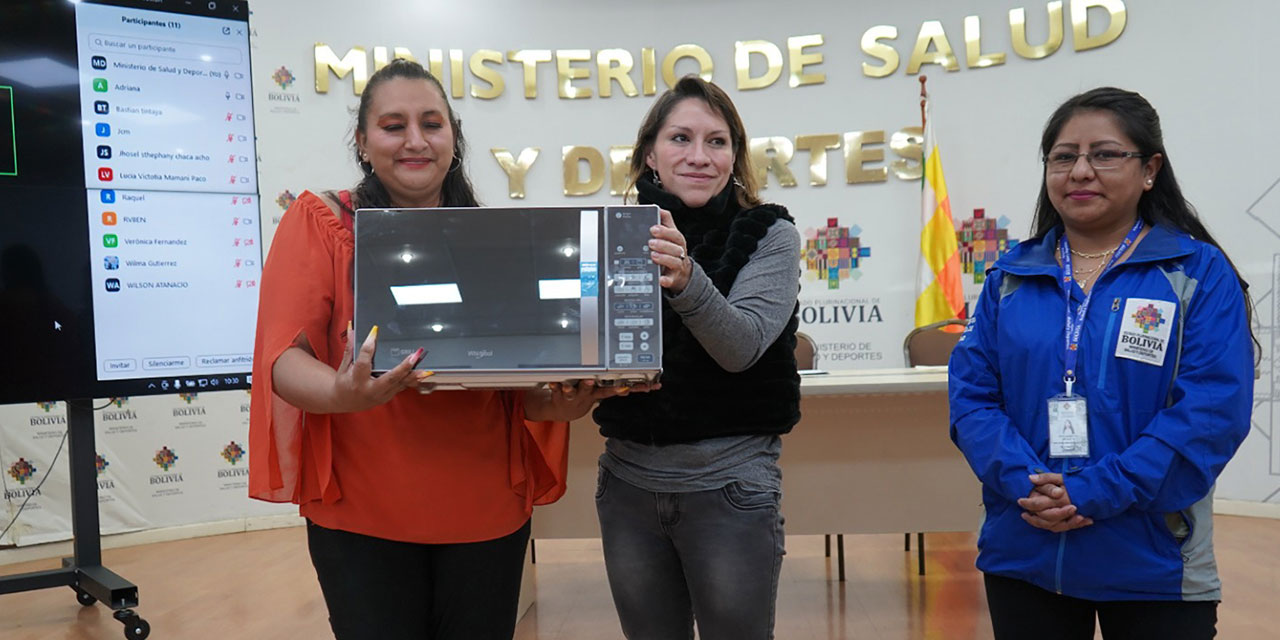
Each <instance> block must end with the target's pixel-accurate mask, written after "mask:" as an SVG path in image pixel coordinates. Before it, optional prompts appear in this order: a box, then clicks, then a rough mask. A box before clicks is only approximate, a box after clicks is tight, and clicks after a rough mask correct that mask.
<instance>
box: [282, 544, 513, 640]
mask: <svg viewBox="0 0 1280 640" xmlns="http://www.w3.org/2000/svg"><path fill="white" fill-rule="evenodd" d="M528 543H529V523H528V522H525V523H524V526H522V527H520V529H518V530H517V531H516V532H515V533H512V534H510V535H507V536H504V537H501V538H498V539H496V540H488V541H485V542H472V543H466V544H413V543H408V542H396V541H394V540H384V539H382V538H374V537H370V536H365V535H360V534H358V533H351V532H348V531H337V530H334V529H326V528H324V527H321V526H319V525H316V524H313V523H311V522H308V523H307V545H308V547H309V549H310V551H311V563H312V564H313V565H314V566H315V568H316V577H317V578H319V580H320V590H321V591H323V592H324V601H325V604H326V605H328V607H329V624H330V625H331V626H332V627H333V635H334V636H335V637H336V638H337V640H364V639H366V638H367V639H370V640H373V639H377V640H402V639H403V640H410V639H412V640H454V639H456V640H511V636H512V635H514V634H515V628H516V608H517V606H518V601H519V598H520V576H521V573H522V572H523V571H524V557H525V548H526V547H527V546H528Z"/></svg>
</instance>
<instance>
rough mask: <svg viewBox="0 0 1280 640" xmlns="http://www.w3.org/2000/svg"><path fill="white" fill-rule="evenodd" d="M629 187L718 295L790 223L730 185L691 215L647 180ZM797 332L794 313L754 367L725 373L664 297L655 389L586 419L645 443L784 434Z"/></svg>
mask: <svg viewBox="0 0 1280 640" xmlns="http://www.w3.org/2000/svg"><path fill="white" fill-rule="evenodd" d="M636 187H637V189H638V191H639V196H640V197H639V201H640V202H641V203H642V204H650V203H652V204H656V205H658V206H660V207H662V208H663V209H666V210H668V211H670V212H671V215H672V217H673V219H674V220H675V223H676V228H678V229H680V231H681V233H683V234H684V236H685V239H686V240H687V241H688V245H689V248H690V250H689V255H690V257H692V258H693V259H694V260H695V261H697V263H698V264H699V265H701V266H702V270H703V271H704V272H706V274H707V275H708V276H709V277H710V278H711V281H712V283H713V284H714V285H715V287H716V289H717V290H718V291H719V292H720V293H721V295H728V293H729V289H730V287H732V286H733V282H734V280H735V279H736V278H737V277H738V272H739V271H740V270H741V269H742V267H743V266H744V265H746V264H747V261H748V260H750V258H751V254H752V253H753V252H755V250H756V248H757V246H758V245H759V242H760V240H761V239H762V238H764V236H765V234H766V233H768V231H769V227H770V226H772V225H773V224H774V223H775V222H777V221H779V220H785V221H786V222H788V223H790V224H795V220H794V219H792V217H791V216H790V215H789V214H788V213H787V210H786V209H785V208H783V207H781V206H778V205H774V204H765V205H761V206H759V207H756V208H753V209H743V208H742V207H741V205H739V204H738V202H737V198H736V197H735V195H736V194H735V189H734V187H733V185H732V184H730V185H728V186H726V187H725V189H724V191H722V192H721V193H720V194H719V195H717V196H716V197H715V198H712V199H711V201H710V202H708V203H707V204H706V205H704V206H703V207H700V208H698V209H692V210H691V209H688V208H686V207H685V206H684V203H682V202H681V201H680V200H679V199H678V198H676V197H675V196H673V195H671V194H669V193H667V192H666V191H663V190H662V189H660V188H659V187H657V186H655V185H654V184H653V183H652V182H650V181H649V180H648V179H647V178H642V179H641V180H640V182H639V183H637V185H636ZM796 286H797V288H798V287H799V284H798V283H797V285H796ZM797 310H798V306H797ZM797 326H799V319H798V317H797V315H796V312H795V311H793V312H792V314H791V321H790V322H788V323H787V326H786V328H784V329H783V330H782V334H781V335H779V336H778V338H777V339H776V340H775V341H774V342H773V344H772V345H770V346H769V347H768V349H766V350H765V352H764V354H763V355H761V357H760V359H759V360H758V361H756V363H755V364H753V365H752V366H751V367H749V368H747V369H746V370H745V371H741V372H738V373H730V372H728V371H725V370H724V369H722V368H721V367H720V365H718V364H716V361H715V360H714V359H712V358H711V356H710V355H709V354H708V353H707V352H706V350H705V349H703V348H702V345H701V344H700V343H699V342H698V340H697V338H695V337H694V335H693V333H692V332H691V331H690V330H689V329H688V328H686V327H685V326H684V322H683V321H682V320H681V318H680V314H678V313H676V312H675V311H674V310H672V309H671V306H670V304H668V303H667V301H666V299H665V297H664V298H663V303H662V368H663V372H662V388H661V389H659V390H657V391H653V392H649V393H636V394H632V395H628V396H621V397H613V398H608V399H606V400H604V401H602V402H601V403H600V406H599V407H597V408H596V410H595V413H593V414H592V417H593V418H595V421H596V424H598V425H600V433H601V434H603V435H604V436H606V437H610V438H623V439H626V440H634V441H637V442H643V443H646V444H670V443H675V442H690V441H694V440H702V439H705V438H716V437H722V436H736V435H769V434H782V433H787V432H788V431H791V428H792V427H793V426H795V424H796V423H797V422H799V420H800V376H799V375H798V374H797V373H796V360H795V347H796V328H797Z"/></svg>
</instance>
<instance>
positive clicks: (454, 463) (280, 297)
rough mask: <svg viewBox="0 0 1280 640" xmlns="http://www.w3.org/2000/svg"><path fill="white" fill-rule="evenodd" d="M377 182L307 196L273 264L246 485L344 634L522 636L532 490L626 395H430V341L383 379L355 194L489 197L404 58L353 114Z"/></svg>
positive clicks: (382, 200)
mask: <svg viewBox="0 0 1280 640" xmlns="http://www.w3.org/2000/svg"><path fill="white" fill-rule="evenodd" d="M355 152H356V156H357V160H358V162H359V164H360V168H361V170H362V171H363V173H364V179H363V180H362V181H361V183H360V184H359V185H358V186H357V187H356V189H355V190H354V192H347V191H342V192H339V193H332V192H329V193H326V194H323V195H317V194H314V193H311V192H305V193H303V194H302V196H301V197H299V198H298V200H297V201H296V202H295V203H294V204H293V206H292V207H290V208H289V211H288V212H286V213H285V215H284V218H283V219H282V220H281V221H280V226H279V228H278V229H277V231H276V235H275V238H274V240H273V242H272V246H271V252H270V254H269V255H268V257H267V261H266V264H265V265H264V268H263V274H262V293H261V302H260V308H259V313H258V329H257V344H256V346H255V350H254V373H255V374H256V380H257V383H256V384H255V385H254V386H253V401H252V409H251V421H250V436H249V438H250V439H249V443H250V447H249V449H250V451H251V454H250V476H249V494H250V495H251V496H252V497H254V498H258V499H261V500H268V501H273V502H285V501H289V502H294V503H296V504H298V505H299V511H300V512H301V514H302V515H303V516H304V517H306V518H307V537H308V546H309V548H310V552H311V557H312V562H313V564H314V565H315V568H316V575H317V577H318V578H319V582H320V587H321V590H322V592H323V593H324V597H325V602H326V603H327V605H328V608H329V619H330V623H331V625H332V627H333V630H334V634H335V635H336V636H337V638H339V640H346V639H348V638H379V639H391V638H467V639H468V640H476V639H483V638H494V639H499V638H501V639H503V640H506V639H509V638H510V637H511V635H512V633H513V632H514V628H515V622H516V620H515V614H516V606H517V604H516V603H517V599H518V596H519V589H520V574H521V570H522V568H523V566H524V551H525V546H526V544H527V541H528V538H529V517H530V513H531V511H532V508H533V505H535V504H546V503H550V502H553V501H555V500H556V499H558V498H559V497H560V496H561V495H562V494H563V493H564V490H565V484H564V476H565V471H566V454H567V447H568V425H567V421H569V420H572V419H574V418H577V417H579V416H581V415H584V414H585V413H586V412H587V411H588V410H589V409H590V408H591V406H592V404H593V403H594V402H595V401H596V400H597V399H599V398H602V397H606V396H609V395H613V394H614V393H618V391H615V390H613V389H603V388H601V389H596V388H593V387H591V386H590V383H582V384H580V385H578V386H577V387H565V388H563V389H561V388H559V387H557V388H555V389H553V390H541V391H530V392H514V391H455V392H437V393H432V394H429V395H423V394H420V393H418V392H417V389H418V387H419V385H421V384H426V383H429V380H426V382H424V380H425V378H426V376H429V375H430V374H429V373H427V372H417V371H414V369H413V367H414V366H415V365H416V364H417V363H418V360H419V359H420V358H421V354H422V351H421V350H419V352H418V353H416V354H413V355H411V356H409V357H408V358H406V359H405V360H404V361H403V362H401V363H400V364H399V365H398V366H396V367H395V368H393V369H391V370H390V371H389V372H387V373H385V374H383V375H382V376H379V377H377V378H375V377H372V376H371V375H370V368H371V362H372V357H373V351H374V345H375V342H376V339H377V328H376V327H374V328H373V330H372V331H371V332H370V333H369V335H368V337H367V338H365V340H364V341H363V344H362V345H360V346H359V347H357V346H356V341H355V336H354V335H352V333H353V332H351V331H350V330H349V328H350V326H351V325H350V321H351V318H352V311H353V302H354V300H353V295H352V268H351V267H352V248H353V238H352V233H351V225H352V219H353V214H354V209H355V208H356V207H435V206H476V205H477V202H476V197H475V195H474V193H473V191H472V187H471V183H470V180H469V179H468V178H467V175H466V172H465V170H464V169H463V168H462V164H463V158H464V153H465V144H464V140H463V136H462V131H461V129H460V127H459V121H458V119H457V117H456V116H455V114H454V113H453V111H452V109H451V108H450V106H449V103H448V100H447V99H446V98H445V94H444V91H443V89H442V88H441V86H440V83H439V82H438V81H437V80H436V79H435V78H434V77H432V76H431V75H430V74H429V73H427V72H426V71H425V70H424V69H423V68H422V66H421V65H418V64H417V63H414V62H408V61H404V60H397V61H395V62H393V63H392V64H390V65H387V66H386V67H384V68H383V69H381V70H380V71H378V72H377V73H375V74H374V75H373V77H371V78H370V79H369V82H368V84H367V85H366V87H365V90H364V92H363V94H362V95H361V98H360V106H359V110H358V112H357V117H356V134H355Z"/></svg>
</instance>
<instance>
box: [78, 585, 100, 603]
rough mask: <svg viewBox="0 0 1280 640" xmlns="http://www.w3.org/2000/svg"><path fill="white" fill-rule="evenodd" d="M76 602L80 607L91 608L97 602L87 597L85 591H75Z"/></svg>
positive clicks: (89, 596) (87, 594)
mask: <svg viewBox="0 0 1280 640" xmlns="http://www.w3.org/2000/svg"><path fill="white" fill-rule="evenodd" d="M76 602H79V603H80V606H82V607H92V606H93V605H94V604H96V603H97V602H98V599H97V598H94V597H93V596H91V595H89V593H88V592H87V591H81V590H79V589H76Z"/></svg>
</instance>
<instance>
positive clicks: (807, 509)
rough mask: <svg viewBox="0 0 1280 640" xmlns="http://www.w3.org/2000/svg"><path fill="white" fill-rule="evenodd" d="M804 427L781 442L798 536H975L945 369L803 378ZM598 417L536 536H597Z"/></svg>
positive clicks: (974, 507) (540, 518) (575, 429)
mask: <svg viewBox="0 0 1280 640" xmlns="http://www.w3.org/2000/svg"><path fill="white" fill-rule="evenodd" d="M800 391H801V401H800V423H799V424H797V425H796V427H795V429H794V430H792V432H791V433H789V434H787V435H785V436H783V438H782V458H781V460H780V464H781V466H782V494H783V498H782V514H783V516H784V517H785V518H786V521H787V523H786V531H787V534H789V535H797V534H845V533H908V532H912V533H915V532H930V531H976V530H977V529H978V526H979V525H980V524H981V518H982V512H981V507H980V504H979V503H980V501H981V498H980V492H979V484H978V481H977V479H976V478H975V477H974V475H973V472H972V471H970V469H969V467H968V465H967V464H966V463H965V461H964V458H963V457H962V456H961V454H960V452H959V450H957V449H956V447H955V445H954V444H952V443H951V439H950V437H949V435H948V418H947V372H946V367H916V368H911V369H878V370H872V369H859V370H851V371H830V372H824V373H817V374H812V375H804V376H802V377H801V384H800ZM603 450H604V438H602V437H601V436H600V433H599V430H598V428H597V427H596V425H595V424H594V423H593V422H592V421H591V419H590V416H587V417H585V418H582V419H580V420H577V421H575V422H574V423H573V425H572V433H571V435H570V438H569V489H568V491H567V492H566V493H565V496H564V497H563V498H561V499H560V500H559V501H558V502H556V503H555V504H552V505H548V506H545V507H538V508H537V509H536V510H535V511H534V515H533V538H534V539H539V538H542V539H547V538H596V537H599V536H600V528H599V525H598V523H597V522H596V510H595V484H596V468H597V467H596V461H597V459H598V458H599V456H600V453H601V452H602V451H603Z"/></svg>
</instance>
